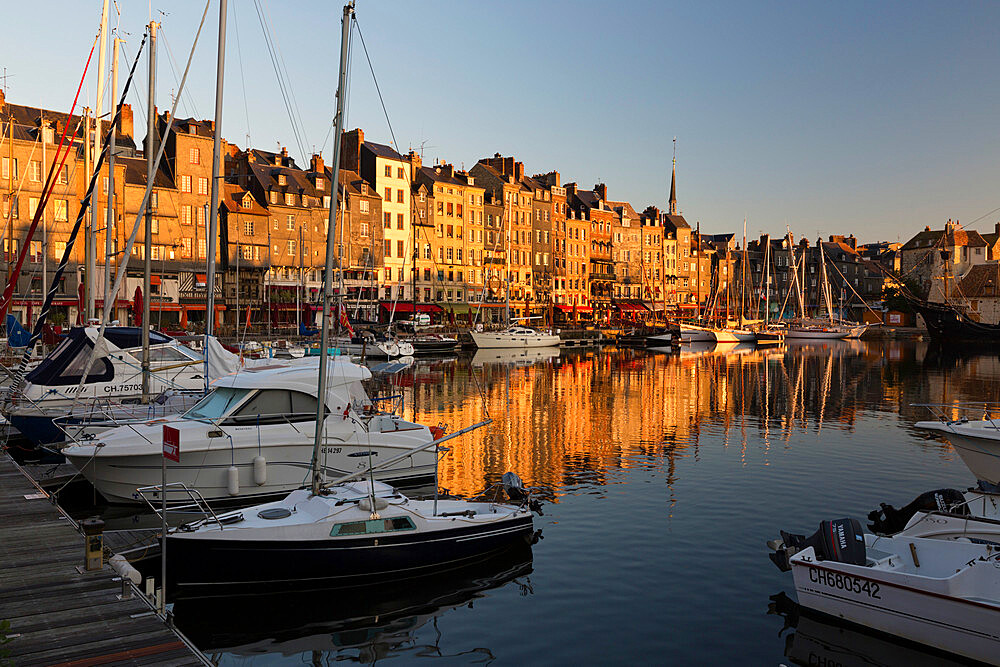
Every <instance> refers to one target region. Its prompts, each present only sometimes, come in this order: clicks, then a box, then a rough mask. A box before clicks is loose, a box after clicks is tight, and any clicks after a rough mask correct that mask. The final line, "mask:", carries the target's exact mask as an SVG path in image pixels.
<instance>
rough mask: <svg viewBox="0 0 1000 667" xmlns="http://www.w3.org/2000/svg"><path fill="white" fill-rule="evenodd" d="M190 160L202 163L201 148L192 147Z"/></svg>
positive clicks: (189, 154)
mask: <svg viewBox="0 0 1000 667" xmlns="http://www.w3.org/2000/svg"><path fill="white" fill-rule="evenodd" d="M188 161H189V162H190V163H191V164H201V149H200V148H192V149H191V150H190V151H188Z"/></svg>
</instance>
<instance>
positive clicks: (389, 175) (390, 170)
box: [385, 165, 392, 178]
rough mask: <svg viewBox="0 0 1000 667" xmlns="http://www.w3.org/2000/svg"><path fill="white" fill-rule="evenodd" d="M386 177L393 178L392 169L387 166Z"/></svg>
mask: <svg viewBox="0 0 1000 667" xmlns="http://www.w3.org/2000/svg"><path fill="white" fill-rule="evenodd" d="M385 177H386V178H392V167H391V166H389V165H385Z"/></svg>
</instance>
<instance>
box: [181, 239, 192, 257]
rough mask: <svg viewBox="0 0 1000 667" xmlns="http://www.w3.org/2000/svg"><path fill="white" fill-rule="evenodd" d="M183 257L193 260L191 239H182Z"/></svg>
mask: <svg viewBox="0 0 1000 667" xmlns="http://www.w3.org/2000/svg"><path fill="white" fill-rule="evenodd" d="M181 257H185V258H187V259H190V258H191V239H189V238H184V239H181Z"/></svg>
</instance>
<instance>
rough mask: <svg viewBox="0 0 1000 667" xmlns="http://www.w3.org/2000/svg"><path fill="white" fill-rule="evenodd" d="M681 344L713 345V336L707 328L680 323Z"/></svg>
mask: <svg viewBox="0 0 1000 667" xmlns="http://www.w3.org/2000/svg"><path fill="white" fill-rule="evenodd" d="M679 326H680V330H681V342H682V343H714V342H715V334H713V333H712V330H711V329H709V328H708V327H700V326H698V325H696V324H685V323H683V322H682V323H681V324H680V325H679Z"/></svg>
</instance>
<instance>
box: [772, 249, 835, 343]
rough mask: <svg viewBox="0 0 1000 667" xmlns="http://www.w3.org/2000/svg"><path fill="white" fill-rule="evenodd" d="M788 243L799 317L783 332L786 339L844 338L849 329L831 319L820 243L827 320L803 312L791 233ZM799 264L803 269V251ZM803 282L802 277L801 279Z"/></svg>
mask: <svg viewBox="0 0 1000 667" xmlns="http://www.w3.org/2000/svg"><path fill="white" fill-rule="evenodd" d="M788 238H789V244H788V251H789V253H791V257H792V263H791V266H792V284H793V285H794V286H795V289H796V290H797V296H798V300H799V319H798V320H797V321H796V322H793V323H792V324H791V325H790V326H789V327H788V331H787V332H786V333H785V338H786V340H841V339H843V338H846V337H847V336H848V334H849V333H851V331H850V329H849V328H847V327H843V326H841V325H839V324H837V323H835V322H834V319H833V305H832V303H831V299H830V294H829V293H830V284H829V282H828V281H827V279H826V261H825V260H824V257H823V252H822V245H821V246H820V268H821V279H822V289H821V293H822V296H823V301H824V302H825V305H826V308H827V313H828V318H829V319H827V320H820V319H811V318H807V317H806V314H805V286H804V285H803V284H802V283H800V282H799V277H798V268H797V267H798V266H799V265H797V264H796V262H795V249H794V248H795V247H794V245H792V243H791V234H789V237H788ZM801 266H802V269H803V271H805V253H804V252H803V254H802V262H801ZM802 282H804V279H803V281H802Z"/></svg>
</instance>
